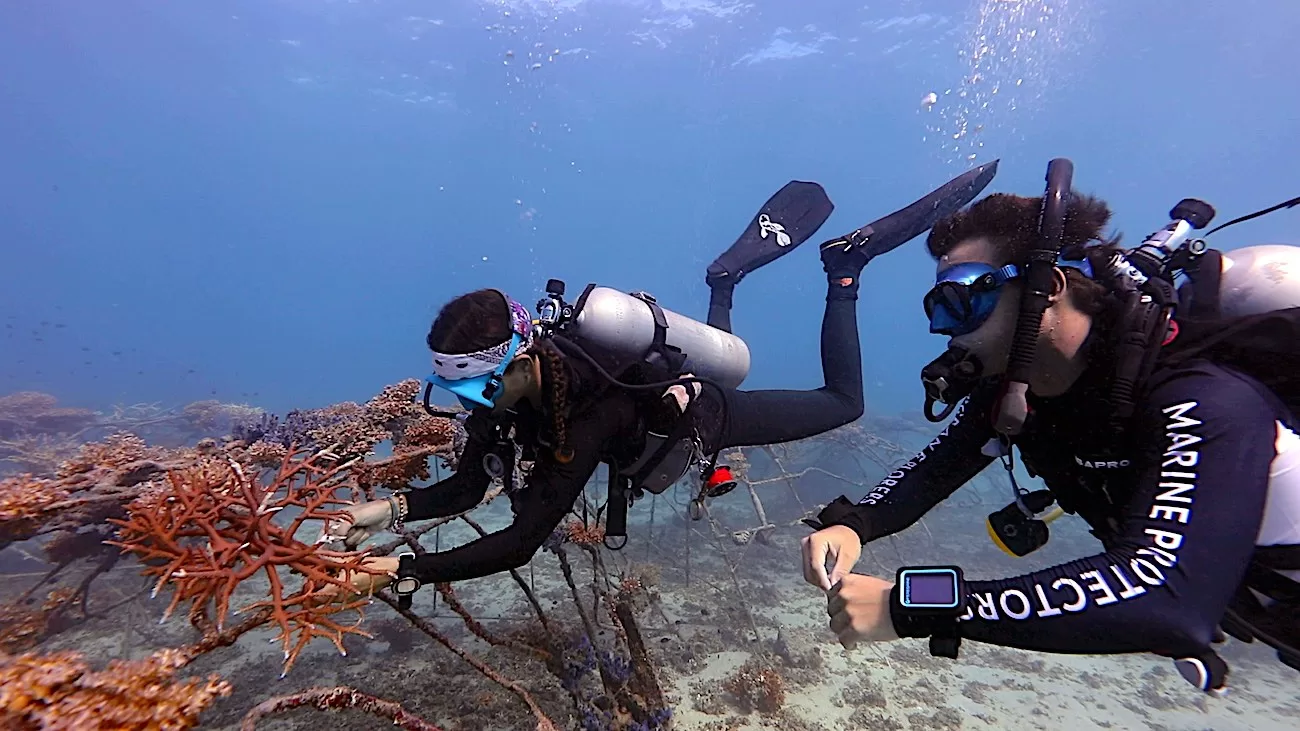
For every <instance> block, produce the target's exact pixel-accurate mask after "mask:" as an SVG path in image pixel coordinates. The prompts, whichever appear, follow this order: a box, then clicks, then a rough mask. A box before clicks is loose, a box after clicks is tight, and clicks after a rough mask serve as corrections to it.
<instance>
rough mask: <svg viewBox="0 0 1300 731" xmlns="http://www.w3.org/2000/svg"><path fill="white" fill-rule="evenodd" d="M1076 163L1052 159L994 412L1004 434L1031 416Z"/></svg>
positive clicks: (1017, 429)
mask: <svg viewBox="0 0 1300 731" xmlns="http://www.w3.org/2000/svg"><path fill="white" fill-rule="evenodd" d="M1073 179H1074V163H1072V162H1070V160H1069V159H1068V158H1064V157H1058V158H1056V159H1054V160H1052V161H1051V162H1049V163H1047V190H1046V191H1045V192H1044V193H1043V208H1042V211H1041V213H1040V214H1039V218H1038V245H1037V246H1036V247H1034V248H1033V249H1032V250H1031V251H1030V252H1029V256H1028V261H1027V263H1026V265H1025V284H1024V289H1023V291H1022V292H1021V295H1020V316H1019V317H1018V318H1017V319H1016V332H1015V335H1014V337H1013V338H1012V340H1011V354H1010V357H1009V359H1008V361H1007V375H1006V379H1005V380H1004V382H1003V393H1002V396H1001V398H1000V399H999V400H998V404H997V407H996V409H995V410H994V415H993V428H994V429H995V430H996V431H998V432H999V433H1000V434H1005V435H1015V434H1019V433H1020V431H1021V430H1022V429H1023V428H1024V426H1025V420H1026V419H1027V418H1028V417H1029V401H1028V395H1029V376H1030V373H1031V371H1032V369H1033V367H1034V357H1035V355H1036V354H1037V350H1038V330H1039V328H1040V327H1041V326H1042V324H1043V313H1044V312H1046V311H1047V305H1048V300H1049V298H1050V297H1051V295H1052V290H1053V287H1054V284H1055V276H1054V272H1055V270H1056V260H1057V257H1059V256H1060V254H1061V246H1062V244H1063V243H1064V242H1063V238H1064V234H1065V216H1066V210H1067V209H1068V207H1069V204H1070V183H1071V182H1072V181H1073Z"/></svg>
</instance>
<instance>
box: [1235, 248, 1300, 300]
mask: <svg viewBox="0 0 1300 731" xmlns="http://www.w3.org/2000/svg"><path fill="white" fill-rule="evenodd" d="M1222 257H1223V264H1222V267H1221V271H1222V274H1221V275H1220V276H1221V278H1220V280H1219V311H1220V312H1221V313H1222V314H1223V315H1226V316H1230V317H1237V316H1241V315H1256V314H1260V313H1263V312H1271V311H1273V310H1283V309H1287V308H1291V307H1300V246H1288V245H1285V244H1263V245H1259V246H1247V247H1244V248H1241V249H1234V250H1232V251H1224V252H1222Z"/></svg>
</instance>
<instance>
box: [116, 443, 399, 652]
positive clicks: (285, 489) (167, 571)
mask: <svg viewBox="0 0 1300 731" xmlns="http://www.w3.org/2000/svg"><path fill="white" fill-rule="evenodd" d="M351 467H352V463H351V462H344V463H341V464H340V463H338V461H337V460H336V459H335V458H334V457H333V455H332V454H331V453H329V452H328V451H323V452H316V453H314V454H310V455H306V456H303V453H302V452H301V451H299V450H290V452H289V454H288V455H287V456H286V457H285V459H284V461H283V462H282V463H281V465H280V467H279V468H278V469H277V470H276V471H275V472H268V473H266V474H256V473H255V474H252V475H250V474H249V473H248V472H246V471H245V468H244V467H242V466H241V465H240V464H239V463H238V462H235V461H233V460H229V459H227V460H226V461H225V462H221V461H218V460H209V461H207V462H204V463H201V464H199V465H197V466H192V467H187V468H182V469H176V470H171V471H169V472H168V473H167V477H166V483H165V486H164V488H163V489H161V490H159V491H157V492H154V493H151V494H150V495H148V496H145V497H141V498H139V499H137V500H135V501H133V502H132V503H130V504H129V505H128V506H127V517H126V518H125V519H111V520H110V521H109V522H111V523H113V524H114V525H117V526H119V530H118V540H115V541H107V543H110V544H111V545H115V546H118V547H119V548H121V549H122V550H123V552H132V553H135V554H136V556H137V557H138V558H139V559H140V561H141V562H142V564H143V573H144V574H145V575H146V576H151V577H156V579H157V581H156V583H155V584H154V590H153V591H154V595H157V594H158V593H159V592H161V591H162V589H163V588H164V587H165V586H169V585H170V587H171V589H172V599H171V603H170V604H169V605H168V607H167V610H166V612H165V613H164V619H165V618H166V617H169V616H171V614H172V613H173V612H174V611H175V610H176V609H177V608H178V607H179V606H181V605H182V604H187V605H188V606H189V613H190V615H191V616H194V615H195V613H196V612H202V613H204V614H205V616H206V613H207V612H208V611H209V610H211V612H212V615H213V617H214V621H215V625H216V629H217V631H218V632H219V631H221V630H222V629H223V628H224V626H225V622H226V619H227V617H228V616H229V614H230V602H231V598H232V596H233V595H234V593H235V591H236V590H237V589H238V587H239V586H240V584H242V583H243V582H244V581H246V580H248V579H250V578H252V577H253V576H255V575H257V574H262V575H264V576H265V577H266V579H267V580H268V581H269V582H270V592H269V596H267V598H266V599H264V600H261V601H258V602H255V603H253V604H251V605H249V606H247V607H244V608H242V609H239V610H238V612H239V613H243V612H248V611H254V612H257V611H259V610H265V618H266V621H269V622H271V623H273V624H275V625H276V626H277V627H278V628H279V630H280V634H279V637H278V639H279V640H280V642H281V644H282V647H283V651H284V660H285V664H284V671H283V672H284V673H286V674H287V673H288V672H289V670H290V669H291V668H292V667H293V664H294V661H295V660H296V659H297V657H298V654H299V653H300V652H301V651H302V649H303V648H304V647H306V646H307V644H308V643H310V642H311V640H312V639H314V638H316V637H324V638H327V639H329V640H330V641H331V642H332V643H333V644H334V645H335V646H336V647H337V648H338V650H339V652H340V653H342V654H346V651H345V649H344V647H343V637H344V635H347V634H356V635H361V636H364V637H369V636H370V635H369V634H368V633H366V632H365V631H363V630H361V629H359V628H358V626H357V625H358V624H360V622H361V619H362V617H363V613H362V607H363V606H364V605H365V604H367V603H368V600H367V599H366V598H364V597H363V598H359V599H355V600H352V601H322V598H323V595H324V594H326V593H327V590H329V589H331V587H337V588H338V589H343V590H345V591H350V590H351V585H350V584H349V583H347V575H350V574H353V573H376V571H375V570H373V569H369V568H367V567H365V566H363V565H362V559H363V558H364V557H365V556H366V552H364V551H349V552H336V551H329V550H326V549H325V548H323V547H321V546H318V545H314V544H313V545H309V544H305V543H303V542H301V541H299V540H297V539H296V538H295V537H294V536H295V535H296V533H297V532H298V529H299V528H300V527H301V526H302V524H303V523H304V522H306V521H316V520H329V519H331V518H334V517H337V516H338V515H339V514H340V513H339V511H338V510H337V509H332V508H333V507H334V506H337V505H341V504H346V503H347V502H348V501H347V500H345V499H343V498H340V497H338V496H337V493H338V491H339V490H341V489H346V488H347V487H348V485H349V470H350V468H351ZM285 508H294V509H295V510H294V512H295V513H296V515H295V516H294V517H292V518H287V519H284V520H280V521H277V518H278V517H279V514H280V512H281V511H282V510H284V509H285ZM282 572H283V573H282ZM290 575H297V576H301V577H302V578H301V580H293V581H294V583H295V585H296V586H294V587H290V586H288V585H287V583H286V579H288V578H289V576H290ZM346 611H355V613H356V615H357V619H356V622H354V623H351V624H340V623H338V622H337V621H335V616H336V615H338V614H339V613H341V612H346ZM295 636H296V641H295Z"/></svg>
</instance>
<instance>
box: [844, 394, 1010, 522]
mask: <svg viewBox="0 0 1300 731" xmlns="http://www.w3.org/2000/svg"><path fill="white" fill-rule="evenodd" d="M992 403H993V394H992V392H991V391H983V390H982V391H979V392H977V393H974V394H972V395H971V397H970V398H968V399H967V400H966V401H965V403H963V404H962V405H961V406H960V407H959V408H958V409H957V413H956V415H955V416H954V417H953V419H952V421H950V422H948V426H947V428H945V429H944V430H943V431H941V432H939V435H938V436H936V437H935V438H934V439H933V440H932V441H931V442H930V443H929V444H928V445H926V447H925V449H923V450H921V451H920V452H919V453H918V454H917V455H916V456H914V457H912V459H910V460H908V461H907V462H904V463H903V464H901V465H899V466H898V467H897V468H895V469H894V471H893V472H890V473H889V474H888V475H886V476H885V478H884V479H883V480H881V481H880V482H879V483H877V484H876V486H875V487H874V488H872V490H871V492H868V493H867V494H866V495H865V496H864V497H863V498H862V499H861V500H859V501H858V503H857V505H854V506H852V508H851V509H849V510H845V511H842V512H841V513H840V514H839V515H838V516H837V517H836V518H835V519H834V520H831V521H829V523H826V522H824V524H825V525H844V526H847V527H849V528H852V529H853V530H854V531H855V532H856V533H857V534H858V537H859V538H861V539H862V542H863V543H868V542H870V541H874V540H876V539H878V538H883V537H885V536H888V535H892V534H894V533H897V532H899V531H901V530H903V529H905V528H907V527H909V526H911V525H912V524H913V523H915V522H916V521H918V520H920V519H921V517H922V516H923V515H925V514H926V513H927V512H929V510H930V509H931V508H933V507H934V506H936V505H938V504H939V503H941V502H943V501H944V500H945V499H947V497H948V496H949V495H951V494H953V493H954V492H956V490H957V488H959V487H961V486H962V485H964V484H966V483H967V482H969V481H970V480H971V478H973V477H975V475H978V474H979V473H980V471H981V470H983V469H984V468H985V467H988V466H989V463H990V462H992V461H993V458H992V457H989V456H987V455H985V454H984V453H983V451H982V450H983V448H984V445H985V444H987V443H988V441H989V440H990V439H992V438H993V436H994V434H993V428H992V427H991V426H990V422H989V413H990V409H991V407H992Z"/></svg>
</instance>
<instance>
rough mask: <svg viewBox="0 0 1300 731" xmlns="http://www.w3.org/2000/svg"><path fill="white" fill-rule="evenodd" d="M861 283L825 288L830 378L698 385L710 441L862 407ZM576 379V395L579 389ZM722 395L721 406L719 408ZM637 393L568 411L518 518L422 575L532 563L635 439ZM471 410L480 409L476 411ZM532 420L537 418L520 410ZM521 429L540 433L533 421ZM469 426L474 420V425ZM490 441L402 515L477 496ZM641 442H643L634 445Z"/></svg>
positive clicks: (412, 499)
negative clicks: (743, 386)
mask: <svg viewBox="0 0 1300 731" xmlns="http://www.w3.org/2000/svg"><path fill="white" fill-rule="evenodd" d="M856 304H857V288H856V287H854V288H852V289H845V288H841V287H838V286H833V287H831V288H830V289H829V290H828V293H827V297H826V310H825V314H824V315H823V317H822V331H821V359H822V371H823V375H824V377H825V380H826V385H825V386H824V387H822V388H818V389H814V390H810V391H789V390H762V391H738V390H727V391H724V392H722V394H720V395H719V394H718V392H717V390H716V389H713V388H711V387H709V386H705V387H704V391H703V394H702V395H701V397H700V399H699V401H698V403H697V404H696V406H698V407H700V408H698V409H695V408H693V409H692V412H693V413H694V414H695V418H697V428H698V429H699V431H700V434H701V437H702V439H703V441H704V443H705V445H706V448H708V449H710V450H712V449H725V448H728V447H736V446H749V445H755V444H775V443H779V442H783V441H789V440H794V439H802V438H804V437H808V436H812V435H815V434H821V433H823V432H827V431H830V430H831V429H834V428H836V427H839V426H843V425H844V424H848V423H849V422H852V421H853V420H855V419H857V418H858V417H860V416H861V415H862V411H863V401H862V358H861V354H860V352H859V347H858V322H857V310H856ZM566 367H567V368H569V369H570V376H571V378H570V383H571V384H588V387H590V388H591V389H592V390H593V391H595V390H596V388H595V387H596V385H597V378H598V377H597V376H595V375H594V374H589V373H586V372H585V371H584V369H583V367H582V364H577V363H566ZM583 390H584V389H583V387H582V386H581V385H578V386H577V387H576V388H575V393H574V395H578V394H581V392H582V391H583ZM719 396H720V398H721V400H723V401H725V404H726V408H725V409H722V408H719ZM641 417H642V414H641V413H640V410H639V407H638V403H637V402H636V401H634V399H633V398H632V397H631V396H630V395H629V394H628V393H627V392H626V391H622V390H620V389H617V388H608V389H600V392H599V397H597V398H594V399H590V400H589V402H588V403H586V404H585V405H584V406H583V407H580V408H577V409H575V411H574V413H573V414H572V416H571V417H570V419H569V424H568V440H569V444H570V446H572V447H573V449H574V452H575V456H574V458H573V460H572V461H571V462H569V463H568V464H561V463H559V462H557V461H556V460H555V459H554V458H553V457H552V456H551V454H550V451H549V450H547V449H540V450H538V458H537V460H536V461H535V463H534V466H533V469H532V471H531V474H530V475H529V477H528V479H527V484H526V486H524V488H523V489H521V490H520V491H519V492H518V493H517V494H516V495H515V496H513V497H512V507H513V508H514V511H515V513H516V518H515V521H514V522H513V523H511V524H510V525H509V526H507V527H505V528H503V529H502V530H499V531H497V532H495V533H491V534H489V535H486V536H483V537H481V538H478V539H476V540H474V541H471V542H469V543H466V544H465V545H463V546H459V547H457V548H453V549H450V550H447V551H439V552H437V553H427V554H424V555H422V556H417V557H416V559H415V570H416V575H417V577H418V578H419V579H420V581H421V582H422V583H426V584H428V583H437V582H443V581H463V580H466V579H474V578H479V577H482V576H489V575H492V574H496V573H499V572H502V571H509V570H510V569H514V568H519V567H520V566H523V565H524V564H526V563H528V562H529V561H530V560H531V559H532V557H533V555H534V554H536V553H537V550H538V549H540V548H541V547H542V544H543V543H545V542H546V539H547V538H548V537H549V536H550V535H551V532H552V531H554V530H555V528H556V527H557V526H558V525H559V524H560V522H561V521H563V520H564V516H565V515H566V514H567V513H568V512H569V510H570V509H571V508H572V507H573V505H574V503H575V502H576V501H577V499H578V497H579V496H580V495H581V494H582V490H583V488H584V487H585V486H586V485H587V481H588V480H590V479H591V476H592V474H593V473H595V471H596V468H597V467H598V466H599V465H600V464H601V462H603V461H604V460H605V459H606V458H607V457H608V456H610V455H615V454H621V453H624V450H626V449H627V448H628V445H640V444H641V443H643V440H644V437H645V435H644V431H643V428H642V427H641V425H642V424H643V423H644V420H643V419H642V418H641ZM469 418H471V419H474V418H482V417H481V416H480V415H479V414H477V413H476V414H472V415H471V416H470V417H469ZM522 418H523V419H525V420H528V421H536V420H538V419H540V415H538V414H536V412H529V411H524V412H523V413H522ZM527 426H528V427H529V429H528V430H527V431H529V432H531V433H536V431H537V428H536V427H537V425H536V424H535V423H533V424H528V425H527ZM470 433H471V434H473V433H474V430H470ZM487 447H488V445H486V444H483V443H480V442H478V441H476V440H475V439H472V438H471V439H470V441H469V443H468V444H467V445H466V447H465V450H464V451H463V452H462V454H461V456H460V459H459V465H460V469H459V470H458V471H457V472H456V473H455V474H454V475H452V476H450V477H448V478H447V479H445V480H442V481H440V482H438V483H436V484H434V485H431V486H429V487H427V488H424V489H419V490H410V491H407V492H405V495H406V499H407V506H408V513H407V517H406V520H408V521H419V520H428V519H431V518H439V517H444V516H448V515H457V514H460V513H463V512H466V511H468V510H471V509H473V508H474V507H475V506H476V505H478V504H479V502H481V501H482V499H483V496H484V494H486V493H487V490H488V487H489V485H490V484H491V480H490V479H489V477H488V475H487V473H486V472H485V471H484V469H483V466H482V460H483V456H484V454H485V453H486V450H487ZM638 451H639V447H638Z"/></svg>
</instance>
